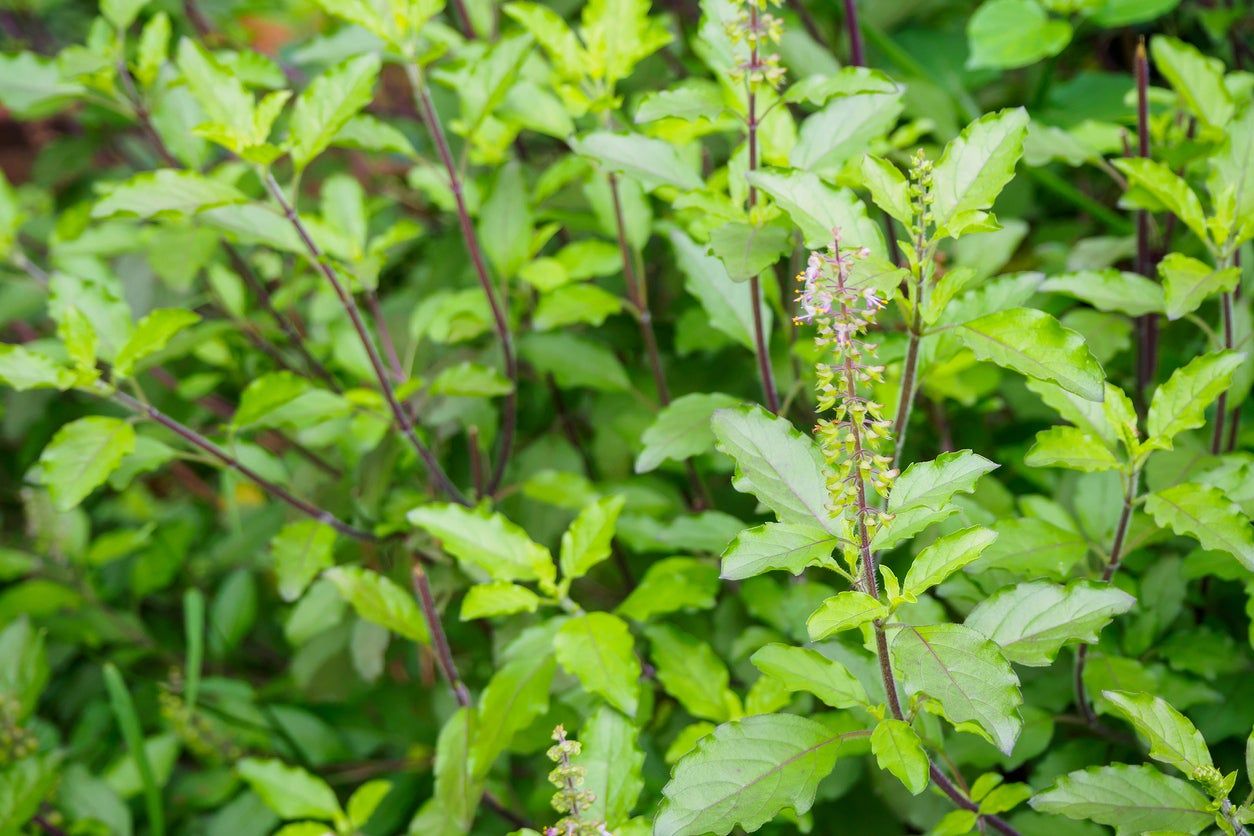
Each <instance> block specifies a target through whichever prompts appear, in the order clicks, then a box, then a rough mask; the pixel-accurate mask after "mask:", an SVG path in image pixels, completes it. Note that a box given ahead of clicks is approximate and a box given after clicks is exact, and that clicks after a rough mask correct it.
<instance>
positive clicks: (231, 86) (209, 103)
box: [178, 37, 255, 150]
mask: <svg viewBox="0 0 1254 836" xmlns="http://www.w3.org/2000/svg"><path fill="white" fill-rule="evenodd" d="M178 66H179V70H180V72H182V73H183V78H184V79H185V80H186V81H187V86H188V87H189V88H190V89H191V92H192V95H193V96H194V97H195V98H196V102H197V103H198V104H199V105H200V107H201V108H202V109H203V110H204V112H205V115H207V116H208V117H209V122H210V123H211V124H215V125H220V126H222V127H223V128H228V129H230V130H232V131H234V133H235V135H236V136H237V137H238V138H240V139H241V140H242V139H244V138H249V139H251V138H252V137H253V136H254V134H255V123H254V121H253V120H254V113H253V111H254V102H253V97H252V94H251V93H249V92H248V91H247V90H245V89H244V85H243V82H241V81H240V80H239V78H238V77H237V76H236V75H235V74H234V73H232V72H231V71H229V70H227V69H226V68H224V67H223V66H222V65H221V64H220V63H218V61H217V59H216V58H215V57H214V56H213V55H211V54H210V53H208V52H206V51H205V50H204V49H203V48H202V47H201V46H200V44H198V43H196V41H194V40H192V39H191V38H188V37H184V38H183V39H182V40H181V41H179V48H178ZM233 150H234V149H233Z"/></svg>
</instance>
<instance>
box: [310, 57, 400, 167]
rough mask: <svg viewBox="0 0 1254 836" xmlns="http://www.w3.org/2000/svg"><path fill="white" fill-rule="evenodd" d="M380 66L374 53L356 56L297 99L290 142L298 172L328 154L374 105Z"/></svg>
mask: <svg viewBox="0 0 1254 836" xmlns="http://www.w3.org/2000/svg"><path fill="white" fill-rule="evenodd" d="M380 66H381V62H380V60H379V56H378V55H376V54H374V53H366V54H365V55H356V56H353V57H352V58H348V59H346V60H344V61H342V62H340V63H339V64H336V65H335V66H333V67H330V68H328V69H327V70H325V71H323V72H322V73H320V74H319V75H318V76H317V77H316V78H314V80H313V81H311V82H310V83H309V86H308V87H306V88H305V89H304V90H303V91H301V94H300V95H299V96H297V97H296V104H295V105H294V106H293V108H292V119H291V122H290V124H289V126H288V141H289V143H290V144H291V155H292V164H293V165H295V166H296V169H297V171H299V170H301V169H303V168H304V167H305V166H307V165H309V163H310V162H312V161H313V159H314V158H315V157H317V156H318V155H319V154H321V153H322V152H323V151H325V150H326V148H327V146H328V145H330V144H331V142H332V141H333V140H334V139H335V137H336V135H337V134H339V132H340V131H341V130H342V129H343V128H344V126H345V125H347V124H348V122H349V120H350V119H352V118H353V117H354V116H356V115H357V114H358V113H359V112H360V111H361V110H362V108H364V107H365V106H366V105H368V104H369V103H370V99H371V95H372V93H373V91H374V83H375V79H376V78H378V75H379V68H380Z"/></svg>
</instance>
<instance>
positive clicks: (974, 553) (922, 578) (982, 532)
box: [902, 525, 997, 595]
mask: <svg viewBox="0 0 1254 836" xmlns="http://www.w3.org/2000/svg"><path fill="white" fill-rule="evenodd" d="M996 539H997V532H995V531H993V530H992V529H988V528H984V527H983V526H978V525H974V526H971V527H970V528H964V529H962V530H961V531H955V532H954V533H952V534H946V535H945V536H944V537H941V538H940V539H938V540H936V541H935V542H934V543H932V544H931V545H929V546H928V547H927V548H925V549H923V551H921V552H919V553H918V554H917V555H915V558H914V561H913V562H912V563H911V564H910V568H909V570H907V571H906V578H905V580H904V581H903V583H902V591H904V592H905V593H906V594H907V595H922V594H923V593H924V592H927V591H928V590H929V589H931V588H932V587H934V586H937V585H938V584H941V583H943V582H944V580H945V579H946V578H948V577H949V576H950V575H952V574H953V573H954V572H957V571H959V570H960V569H962V567H964V566H967V565H968V564H970V563H973V562H975V560H976V559H977V558H978V557H979V556H980V555H981V554H983V553H984V550H985V549H987V548H988V547H989V546H991V545H992V544H993V541H994V540H996Z"/></svg>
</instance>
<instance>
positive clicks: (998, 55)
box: [967, 0, 1071, 70]
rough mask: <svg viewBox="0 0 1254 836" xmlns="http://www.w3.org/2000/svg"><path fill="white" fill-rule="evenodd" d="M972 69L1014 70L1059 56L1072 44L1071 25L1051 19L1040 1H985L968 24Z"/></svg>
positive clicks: (970, 65)
mask: <svg viewBox="0 0 1254 836" xmlns="http://www.w3.org/2000/svg"><path fill="white" fill-rule="evenodd" d="M967 41H968V43H970V45H971V56H970V57H969V58H968V59H967V66H968V67H970V68H972V69H984V68H990V69H995V70H1012V69H1016V68H1018V67H1026V66H1028V65H1029V64H1035V63H1036V62H1037V61H1040V60H1041V59H1042V58H1048V57H1050V56H1051V55H1057V54H1058V53H1060V52H1062V51H1063V49H1065V48H1066V46H1067V44H1068V43H1070V42H1071V24H1070V23H1068V22H1067V21H1065V20H1059V19H1057V18H1051V17H1050V16H1049V15H1047V14H1045V9H1043V8H1041V4H1040V3H1038V2H1037V0H986V2H984V3H981V4H980V7H979V8H978V9H976V10H975V14H973V15H971V19H970V20H969V21H968V22H967Z"/></svg>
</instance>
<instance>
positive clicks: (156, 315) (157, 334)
mask: <svg viewBox="0 0 1254 836" xmlns="http://www.w3.org/2000/svg"><path fill="white" fill-rule="evenodd" d="M197 322H200V315H199V314H197V313H195V312H193V311H189V310H186V309H184V308H157V309H156V310H153V311H150V312H149V313H148V314H147V315H146V316H145V317H144V318H143V319H141V320H140V321H139V322H138V323H137V324H136V325H135V330H134V331H132V332H131V336H130V337H129V338H128V339H127V340H126V342H125V343H123V345H122V347H121V348H120V349H119V350H118V353H117V356H116V357H115V358H114V359H113V373H114V374H115V375H116V376H119V377H129V376H130V375H131V373H132V372H133V371H134V370H135V366H136V364H137V363H139V361H141V360H143V359H145V358H147V357H151V356H152V355H154V354H156V353H157V352H158V351H161V350H162V349H163V348H165V347H166V345H168V344H169V342H170V340H171V339H173V338H174V336H175V335H176V334H178V333H179V332H180V331H182V330H183V329H184V328H188V327H190V326H192V325H195V324H196V323H197Z"/></svg>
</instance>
